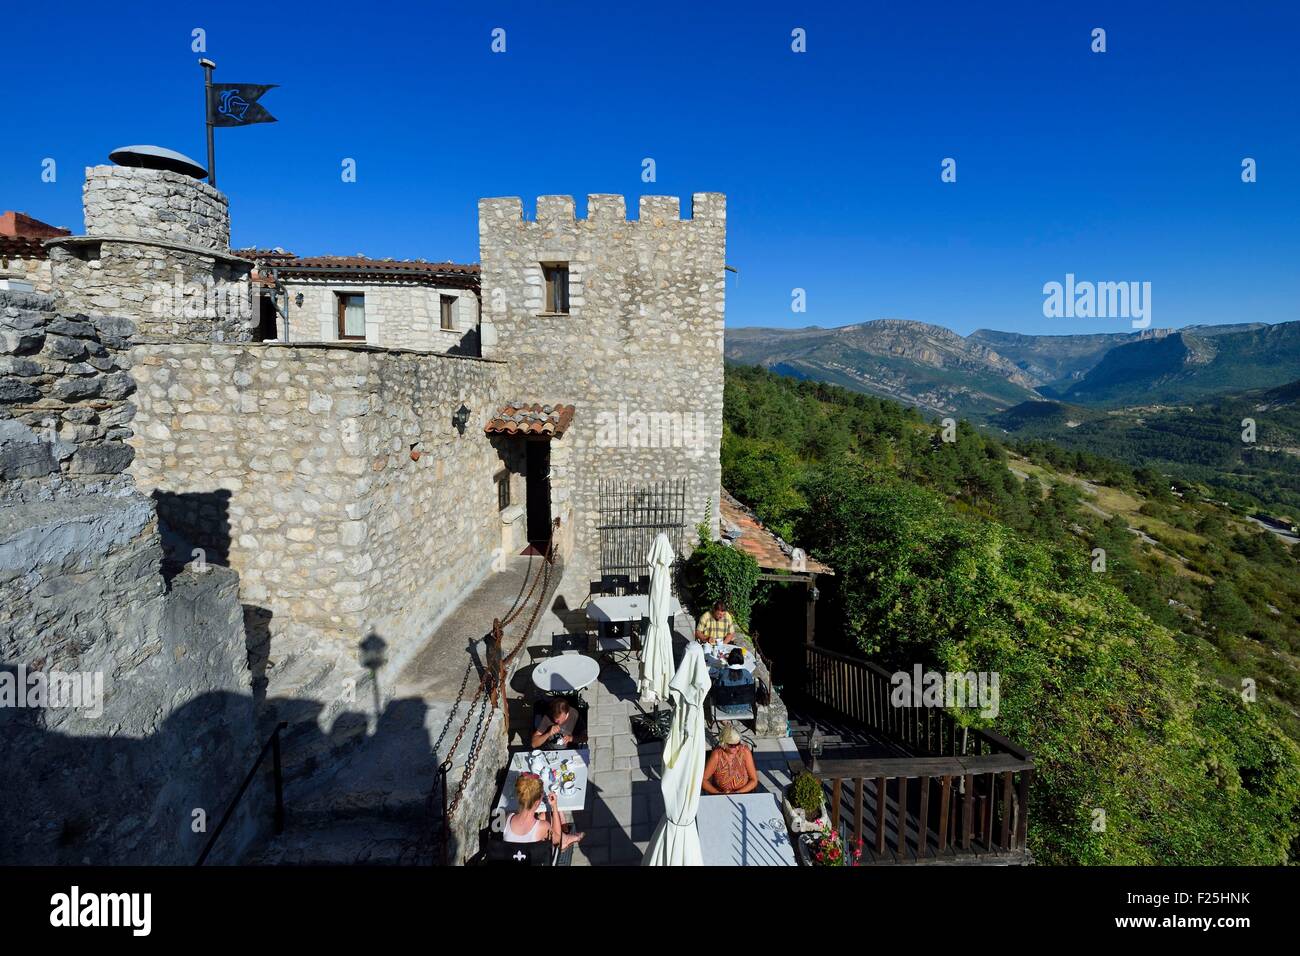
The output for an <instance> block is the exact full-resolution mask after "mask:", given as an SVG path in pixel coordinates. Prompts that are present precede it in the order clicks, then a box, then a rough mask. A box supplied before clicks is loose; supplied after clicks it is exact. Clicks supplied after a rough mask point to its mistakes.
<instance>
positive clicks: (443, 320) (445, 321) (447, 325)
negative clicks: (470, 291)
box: [438, 293, 460, 332]
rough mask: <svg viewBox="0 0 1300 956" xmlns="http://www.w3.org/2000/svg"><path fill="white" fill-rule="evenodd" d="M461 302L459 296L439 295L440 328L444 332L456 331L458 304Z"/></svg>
mask: <svg viewBox="0 0 1300 956" xmlns="http://www.w3.org/2000/svg"><path fill="white" fill-rule="evenodd" d="M459 301H460V298H459V297H458V296H454V295H447V294H446V293H439V295H438V310H439V311H438V328H439V329H440V330H441V331H443V332H455V331H456V303H457V302H459Z"/></svg>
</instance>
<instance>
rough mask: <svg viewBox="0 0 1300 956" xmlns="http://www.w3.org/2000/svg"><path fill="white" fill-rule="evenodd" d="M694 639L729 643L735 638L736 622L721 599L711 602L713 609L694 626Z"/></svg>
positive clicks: (711, 642)
mask: <svg viewBox="0 0 1300 956" xmlns="http://www.w3.org/2000/svg"><path fill="white" fill-rule="evenodd" d="M695 639H696V640H697V641H699V642H700V643H701V644H730V643H731V642H732V641H734V640H735V639H736V622H735V619H734V618H732V616H731V612H730V611H728V610H727V604H726V602H725V601H723V600H722V599H718V600H717V601H714V602H713V610H711V611H709V613H708V614H705V615H704V617H702V618H700V623H699V624H697V625H696V626H695Z"/></svg>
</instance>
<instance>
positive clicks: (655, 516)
mask: <svg viewBox="0 0 1300 956" xmlns="http://www.w3.org/2000/svg"><path fill="white" fill-rule="evenodd" d="M597 529H598V530H599V532H600V573H601V576H602V577H604V576H606V575H624V574H625V575H627V577H628V581H629V583H630V584H632V585H633V586H635V584H636V580H637V578H639V577H641V576H643V575H648V574H649V573H650V569H649V566H648V565H647V564H646V555H648V554H649V553H650V545H651V544H653V543H654V539H655V536H656V535H658V534H659V533H660V532H661V531H662V532H663V533H664V534H666V535H668V543H669V544H671V545H672V546H673V553H674V554H676V555H678V558H679V559H680V556H681V553H682V543H683V536H684V535H685V532H686V479H684V478H676V479H672V480H669V481H660V482H655V483H654V484H650V485H639V486H632V485H629V484H628V483H627V482H620V481H601V483H600V519H599V524H598V526H597Z"/></svg>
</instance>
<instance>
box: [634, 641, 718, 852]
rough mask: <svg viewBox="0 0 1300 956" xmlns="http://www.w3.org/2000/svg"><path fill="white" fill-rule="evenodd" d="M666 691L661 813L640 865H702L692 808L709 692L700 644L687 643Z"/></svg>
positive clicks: (696, 797)
mask: <svg viewBox="0 0 1300 956" xmlns="http://www.w3.org/2000/svg"><path fill="white" fill-rule="evenodd" d="M668 692H669V699H670V700H671V701H672V704H673V722H672V727H671V729H670V730H669V731H668V740H667V741H666V742H665V744H664V765H663V782H662V789H663V794H664V818H663V819H662V820H660V821H659V826H658V827H656V828H655V832H654V835H653V836H651V837H650V845H649V846H647V847H646V851H645V856H644V857H643V858H642V860H641V865H642V866H703V865H704V859H703V857H702V856H701V854H700V835H699V833H698V832H697V831H696V829H695V813H696V811H697V810H698V809H699V807H700V784H701V783H702V782H703V780H704V698H705V695H707V694H708V692H709V665H708V664H707V663H706V662H705V660H704V649H703V648H702V647H700V645H699V644H697V643H696V642H695V641H691V643H690V645H689V646H688V647H687V648H686V656H685V657H683V658H682V665H681V667H679V668H677V673H676V674H674V675H673V679H672V682H671V683H670V684H669V685H668Z"/></svg>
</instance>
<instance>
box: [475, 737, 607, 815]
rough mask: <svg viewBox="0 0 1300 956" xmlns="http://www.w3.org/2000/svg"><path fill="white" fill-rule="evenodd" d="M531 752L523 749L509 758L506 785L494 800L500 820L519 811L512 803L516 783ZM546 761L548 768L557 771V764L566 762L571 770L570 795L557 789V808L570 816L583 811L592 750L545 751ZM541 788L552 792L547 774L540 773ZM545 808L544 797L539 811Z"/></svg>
mask: <svg viewBox="0 0 1300 956" xmlns="http://www.w3.org/2000/svg"><path fill="white" fill-rule="evenodd" d="M531 753H532V751H528V750H524V751H521V752H519V753H517V754H515V755H514V756H513V757H511V758H510V768H509V769H508V770H507V771H506V783H505V786H504V787H503V788H502V790H501V799H499V800H498V801H497V807H496V808H497V811H498V815H499V816H500V817H501V819H502V820H504V819H505V815H506V814H507V813H514V812H515V811H516V810H518V809H519V807H518V806H516V800H515V781H516V780H518V779H519V775H520V774H521V773H523V772H524V771H526V770H528V769H529V768H528V757H529V755H530V754H531ZM543 753H545V754H546V762H547V765H548V766H549V767H554V768H555V769H556V770H559V769H560V761H561V760H568V761H569V769H570V770H571V771H573V774H574V781H573V792H572V793H565V792H564V791H563V790H557V791H556V793H555V796H556V798H557V801H558V803H559V806H560V809H561V810H565V811H568V812H570V813H572V812H573V811H574V810H582V809H584V808H585V807H586V806H587V780H588V775H587V767H588V764H589V763H590V762H591V751H590V750H588V749H587V748H586V747H580V748H579V749H577V750H546V751H543ZM541 777H542V785H543V786H544V787H545V788H546V792H547V793H550V792H551V781H550V780H549V779H547V774H546V773H543V774H541ZM546 807H547V803H546V798H545V797H543V798H542V803H541V809H542V810H545V809H546Z"/></svg>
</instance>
